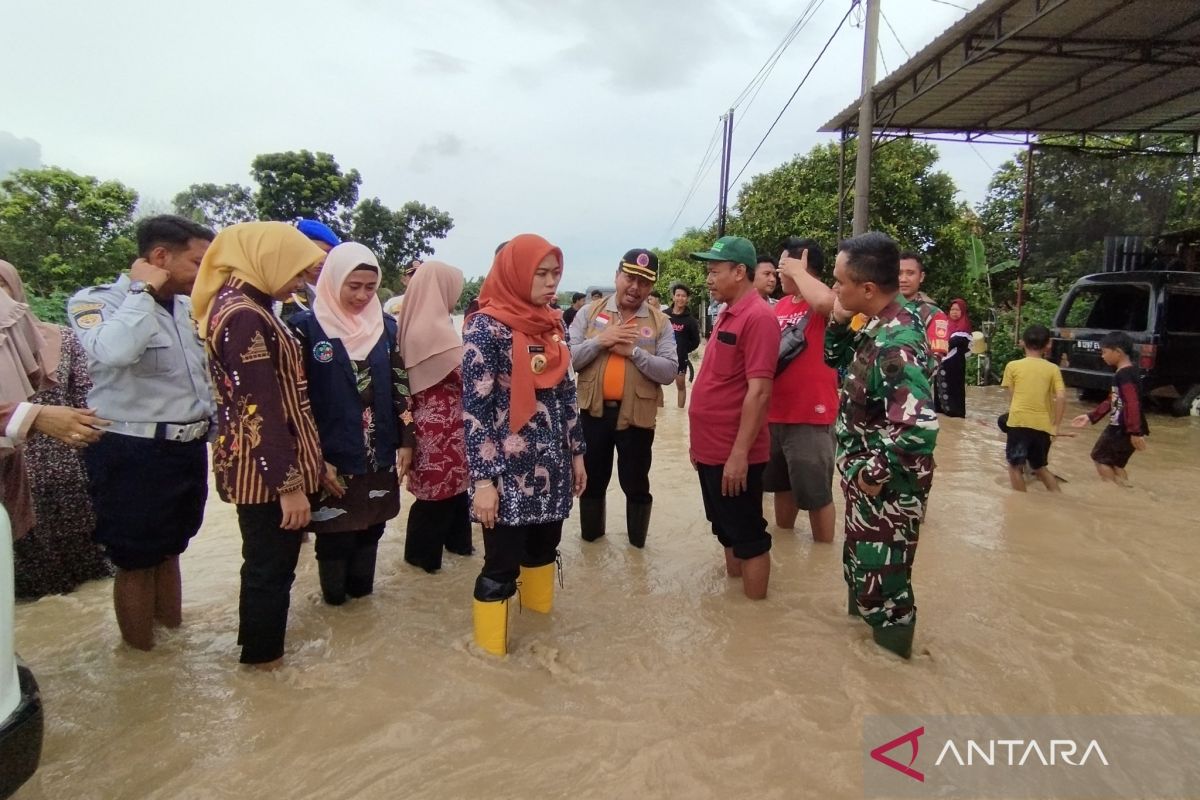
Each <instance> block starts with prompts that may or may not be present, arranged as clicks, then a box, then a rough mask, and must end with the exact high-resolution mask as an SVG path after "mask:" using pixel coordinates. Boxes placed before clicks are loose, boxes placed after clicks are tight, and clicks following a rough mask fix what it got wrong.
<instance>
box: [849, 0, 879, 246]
mask: <svg viewBox="0 0 1200 800" xmlns="http://www.w3.org/2000/svg"><path fill="white" fill-rule="evenodd" d="M854 1H855V2H862V3H864V4H865V5H866V10H867V29H866V34H865V41H864V43H863V70H862V96H861V97H859V100H858V158H857V160H856V162H855V169H854V227H853V229H852V230H853V231H854V235H855V236H857V235H858V234H860V233H866V232H867V228H868V227H869V226H868V223H869V221H870V220H869V219H868V214H869V211H868V207H869V201H870V199H871V144H872V141H873V139H874V137H873V136H872V133H873V130H874V127H875V98H874V96H873V93H872V91H871V90H872V89H873V88H874V86H875V53H876V51H877V50H878V49H879V0H854Z"/></svg>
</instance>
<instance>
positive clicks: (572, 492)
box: [462, 233, 587, 655]
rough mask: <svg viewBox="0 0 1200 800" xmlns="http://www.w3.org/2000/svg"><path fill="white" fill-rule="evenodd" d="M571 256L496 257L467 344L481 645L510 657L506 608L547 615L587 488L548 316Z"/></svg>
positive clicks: (550, 252)
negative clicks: (565, 539) (512, 605)
mask: <svg viewBox="0 0 1200 800" xmlns="http://www.w3.org/2000/svg"><path fill="white" fill-rule="evenodd" d="M561 278H562V251H561V250H559V249H558V248H557V247H555V246H554V245H552V244H550V243H549V242H548V241H546V240H545V239H543V238H542V237H540V236H536V235H534V234H527V233H526V234H521V235H520V236H516V237H514V238H513V239H512V240H511V241H509V242H508V244H506V245H505V246H504V247H503V248H501V249H500V251H499V252H498V253H496V258H495V260H494V261H493V262H492V269H491V272H489V273H488V276H487V279H486V280H485V281H484V284H483V289H482V291H481V292H480V294H479V311H478V313H476V314H473V315H472V316H471V317H470V319H469V320H468V321H467V325H466V330H465V331H464V334H463V363H462V379H463V421H464V424H465V429H466V439H467V461H468V464H469V466H470V471H471V482H472V486H471V514H472V517H473V518H474V519H475V520H476V521H478V522H479V523H481V524H482V525H483V549H484V561H483V570H482V571H481V572H480V574H479V578H478V579H476V581H475V603H474V619H475V642H476V643H477V644H478V645H479V646H480V647H482V648H483V649H484V650H486V651H488V652H490V653H494V654H496V655H503V654H504V653H506V652H507V643H508V600H509V598H510V597H512V596H513V595H514V594H515V593H516V591H517V584H516V581H517V578H518V577H520V578H521V605H522V607H523V608H528V609H531V610H533V611H539V612H541V613H548V612H549V611H550V608H551V606H552V604H553V600H554V573H555V562H556V560H557V557H558V543H559V540H560V539H561V538H562V523H563V520H564V519H566V518H567V516H568V515H569V514H570V513H571V503H572V496H574V497H578V496H579V495H580V494H581V493H582V492H583V489H584V487H585V485H586V482H587V479H586V476H585V473H584V469H583V451H584V445H583V434H582V432H581V431H580V428H579V409H578V406H577V404H576V400H575V382H574V381H573V380H572V379H571V376H570V375H569V374H568V373H567V365H568V363H569V362H570V360H571V354H570V351H569V350H568V349H567V345H566V331H565V330H564V328H563V324H562V314H561V312H559V311H558V310H557V309H555V308H552V307H551V304H552V303H553V302H554V301H555V298H556V296H557V291H558V282H559V280H560V279H561Z"/></svg>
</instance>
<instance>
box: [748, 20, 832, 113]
mask: <svg viewBox="0 0 1200 800" xmlns="http://www.w3.org/2000/svg"><path fill="white" fill-rule="evenodd" d="M824 3H825V0H809V3H808V6H807V7H806V8H805V9H804V11H803V12H801V14H800V17H799V18H798V19H797V20H796V22H795V23H794V24H793V25H792V27H791V29H790V30H789V31H788V33H787V34H786V35H785V36H784V38H783V41H782V42H780V44H779V46H778V47H776V48H775V52H774V53H772V54H771V56H770V57H769V58H768V59H767V64H769V65H770V67H769V68H768V69H767V70H766V72H765V74H764V73H763V69H762V68H760V69H759V73H760V74H761V75H762V78H761V79H760V80H758V86H757V87H755V89H754V94H752V95H751V96H750V99H749V100H748V101H746V107H745V108H743V109H741V115H740V116H739V118H738V121H737V124H736V125H735V126H734V130H735V131H736V130H737V128H738V126H740V125H741V124H742V123H743V122H745V121H746V118H747V113H748V112H749V111H750V107H751V106H753V105H754V101H755V100H757V99H758V95H759V92H761V91H762V89H763V87H764V86H766V85H767V79H768V78H770V77H771V73H772V72H773V71H774V70H775V67H776V66H777V65H778V64H779V61H780V59H782V58H783V54H784V52H785V51H786V50H787V48H788V47H790V46H791V44H792V42H794V41H796V38H797V37H798V36H799V35H800V32H801V31H802V30H804V28H805V27H807V25H808V23H809V22H811V21H812V19H813V18H814V17H815V16H816V15H817V12H818V11H820V10H821V6H822V5H824ZM767 64H764V65H763V66H764V67H766V66H767ZM756 79H757V76H756ZM751 83H753V81H751ZM743 99H745V92H744V91H743V93H742V96H740V97H739V98H738V102H741V100H743ZM736 107H737V106H736V105H734V106H731V108H736Z"/></svg>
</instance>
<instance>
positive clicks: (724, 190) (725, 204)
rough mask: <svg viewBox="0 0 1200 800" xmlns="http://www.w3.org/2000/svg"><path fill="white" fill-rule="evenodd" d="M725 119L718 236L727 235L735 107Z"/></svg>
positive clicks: (718, 201)
mask: <svg viewBox="0 0 1200 800" xmlns="http://www.w3.org/2000/svg"><path fill="white" fill-rule="evenodd" d="M723 119H724V120H725V130H724V133H723V134H722V136H721V191H720V192H719V193H718V195H717V236H724V235H725V222H726V220H727V219H728V217H729V161H730V156H731V155H732V154H733V109H732V108H731V109H729V113H728V114H726V115H725V116H724V117H723Z"/></svg>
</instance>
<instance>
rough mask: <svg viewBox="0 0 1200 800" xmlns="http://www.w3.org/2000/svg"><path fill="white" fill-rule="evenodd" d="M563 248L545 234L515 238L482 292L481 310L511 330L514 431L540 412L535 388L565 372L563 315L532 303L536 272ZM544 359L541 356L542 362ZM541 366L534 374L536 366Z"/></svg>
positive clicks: (500, 255) (511, 420) (511, 417)
mask: <svg viewBox="0 0 1200 800" xmlns="http://www.w3.org/2000/svg"><path fill="white" fill-rule="evenodd" d="M551 254H553V255H556V256H558V263H559V264H562V250H560V249H558V248H557V247H555V246H554V245H552V244H550V243H549V242H548V241H546V240H545V239H543V238H542V237H541V236H538V235H536V234H532V233H522V234H521V235H520V236H514V237H513V238H512V240H510V241H509V243H508V244H506V245H505V246H504V247H503V248H502V249H501V250H500V252H499V253H496V258H495V260H494V261H493V262H492V270H491V272H489V273H488V276H487V280H485V281H484V283H483V288H482V289H481V290H480V292H479V311H480V313H482V314H487V315H488V316H489V317H492V318H494V319H496V320H499V321H500V322H502V323H504V324H505V325H507V326H508V327H509V328H511V329H512V334H513V344H512V400H511V405H510V407H509V412H508V427H509V430H510V431H512V432H513V433H516V432H517V431H519V430H521V428H523V427H525V423H527V422H529V420H530V419H532V418H533V414H534V411H536V410H537V397H536V395H535V392H536V390H537V389H549V388H551V387H553V386H557V385H558V383H559V381H561V380H562V379H563V376H564V375H566V374H567V365H568V363H570V361H571V354H570V351H569V350H568V349H567V345H566V342H564V341H563V338H564V337H563V327H562V312H561V311H559V310H558V309H556V308H550V306H547V305H534V304H533V303H531V302H530V301H529V290H530V287H532V286H533V274H534V272H536V271H537V267H538V264H540V263H541V262H542V259H544V258H545V257H546V256H548V255H551ZM539 357H540V358H539ZM535 361H537V363H538V364H539V365H543V364H544V366H543V367H542V370H541V372H536V371H535V369H534V362H535Z"/></svg>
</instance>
